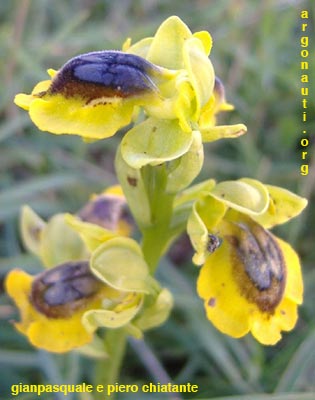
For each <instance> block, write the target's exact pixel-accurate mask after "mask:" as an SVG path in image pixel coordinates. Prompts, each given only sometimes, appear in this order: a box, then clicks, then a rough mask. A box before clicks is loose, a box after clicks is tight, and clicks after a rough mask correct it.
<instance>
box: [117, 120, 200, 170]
mask: <svg viewBox="0 0 315 400" xmlns="http://www.w3.org/2000/svg"><path fill="white" fill-rule="evenodd" d="M192 141H193V135H192V132H191V131H188V132H184V131H183V130H182V129H181V128H180V126H179V124H178V121H177V120H166V119H165V120H163V119H160V120H159V119H157V118H153V117H151V118H148V119H147V120H146V121H144V122H142V123H140V124H139V125H136V126H135V127H134V128H132V129H131V130H130V131H129V132H128V133H127V134H126V135H125V136H124V138H123V140H122V143H121V154H122V157H123V159H124V160H125V161H126V163H127V164H128V165H129V166H131V167H132V168H135V169H138V168H141V167H143V166H145V165H152V166H156V165H160V164H162V163H165V162H167V161H172V160H175V159H177V158H179V157H181V156H183V155H184V154H185V153H187V151H188V150H189V148H190V147H191V144H192Z"/></svg>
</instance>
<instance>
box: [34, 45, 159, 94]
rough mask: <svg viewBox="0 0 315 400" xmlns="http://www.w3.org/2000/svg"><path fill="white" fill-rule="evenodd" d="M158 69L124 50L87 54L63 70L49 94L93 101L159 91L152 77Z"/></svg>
mask: <svg viewBox="0 0 315 400" xmlns="http://www.w3.org/2000/svg"><path fill="white" fill-rule="evenodd" d="M158 70H159V68H158V67H157V66H155V65H154V64H152V63H150V62H149V61H147V60H145V59H144V58H142V57H139V56H137V55H134V54H128V53H124V52H122V51H111V50H108V51H107V50H104V51H95V52H90V53H85V54H81V55H79V56H77V57H74V58H72V59H70V60H69V61H68V62H66V63H65V64H64V65H63V67H61V69H60V70H59V72H58V73H57V74H56V75H55V77H54V78H53V80H52V84H51V86H50V88H49V89H48V93H49V94H57V93H62V94H63V95H64V96H65V97H73V96H75V95H79V96H81V97H83V98H88V100H89V101H91V100H93V99H95V98H99V97H132V96H136V95H139V94H142V93H145V92H152V91H153V92H156V91H157V90H158V89H157V87H156V85H155V84H154V82H153V81H152V79H151V76H150V75H154V74H156V73H157V72H158ZM40 95H41V96H42V95H43V94H40Z"/></svg>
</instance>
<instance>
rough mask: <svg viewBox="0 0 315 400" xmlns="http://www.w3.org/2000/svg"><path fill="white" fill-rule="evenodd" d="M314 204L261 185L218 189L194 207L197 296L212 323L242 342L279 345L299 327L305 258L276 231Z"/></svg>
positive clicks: (250, 181)
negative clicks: (250, 338) (249, 339)
mask: <svg viewBox="0 0 315 400" xmlns="http://www.w3.org/2000/svg"><path fill="white" fill-rule="evenodd" d="M306 204H307V201H306V200H305V199H303V198H301V197H299V196H296V195H294V194H293V193H291V192H289V191H287V190H284V189H281V188H278V187H275V186H271V185H263V184H261V183H260V182H258V181H255V180H253V179H245V178H244V179H241V180H239V181H236V182H233V181H229V182H222V183H219V184H217V185H215V184H214V183H213V187H212V189H210V190H209V191H208V193H207V194H205V193H203V195H201V196H200V198H199V199H198V200H197V201H196V202H195V204H194V206H193V212H192V214H191V216H190V219H189V222H188V233H189V234H190V237H191V240H192V243H193V246H194V248H195V250H196V254H195V256H194V261H195V263H197V264H198V265H200V264H202V267H201V271H200V274H199V278H198V282H197V291H198V294H199V296H200V297H201V298H202V299H203V300H204V306H205V309H206V313H207V317H208V319H209V320H210V321H211V322H212V323H213V324H214V325H215V326H216V327H217V328H218V329H219V330H220V331H222V332H223V333H226V334H228V335H230V336H232V337H235V338H239V337H242V336H244V335H246V334H247V333H249V332H251V333H252V335H253V336H254V337H255V338H256V339H257V340H258V341H260V342H261V343H263V344H267V345H271V344H275V343H277V342H278V341H279V340H280V338H281V331H289V330H291V329H293V327H294V326H295V324H296V321H297V318H298V314H297V307H298V305H300V304H301V303H302V300H303V282H302V275H301V266H300V262H299V258H298V255H297V254H296V252H295V251H294V250H293V248H292V247H291V246H290V245H289V244H288V243H286V242H284V241H283V240H281V239H280V238H278V237H277V236H275V235H273V234H272V233H271V232H270V231H269V230H268V228H271V227H273V226H275V225H277V224H281V223H284V222H286V221H288V220H289V219H291V218H293V217H294V216H296V215H298V214H299V213H300V212H301V211H302V210H303V208H304V207H305V206H306Z"/></svg>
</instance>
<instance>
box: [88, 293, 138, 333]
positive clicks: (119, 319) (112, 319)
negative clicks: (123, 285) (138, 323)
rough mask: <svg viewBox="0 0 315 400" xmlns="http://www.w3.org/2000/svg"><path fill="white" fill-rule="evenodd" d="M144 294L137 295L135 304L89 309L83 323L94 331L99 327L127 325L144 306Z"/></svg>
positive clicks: (115, 327) (113, 327)
mask: <svg viewBox="0 0 315 400" xmlns="http://www.w3.org/2000/svg"><path fill="white" fill-rule="evenodd" d="M142 301H143V299H142V296H137V299H136V301H134V304H132V305H130V304H128V303H127V304H126V306H125V308H124V307H123V301H122V306H121V307H119V309H118V310H115V309H113V310H89V311H86V312H85V313H84V314H83V317H82V323H83V325H84V327H85V328H86V330H87V331H88V332H94V331H95V330H96V329H97V328H100V327H102V328H110V329H118V328H121V327H123V326H125V325H127V324H128V323H129V322H130V321H131V320H132V319H133V318H134V317H135V316H136V315H137V313H138V312H139V309H140V308H141V306H142Z"/></svg>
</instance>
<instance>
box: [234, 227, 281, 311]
mask: <svg viewBox="0 0 315 400" xmlns="http://www.w3.org/2000/svg"><path fill="white" fill-rule="evenodd" d="M236 225H237V229H236V232H237V233H236V234H234V235H231V236H227V237H226V239H227V240H228V241H229V243H230V244H231V245H232V252H231V261H232V265H233V272H234V277H235V280H236V281H237V284H238V286H239V288H240V291H241V294H242V295H243V296H244V297H245V298H246V299H247V300H248V301H250V302H252V303H255V304H256V305H257V306H258V308H259V309H260V310H261V311H263V312H267V313H269V314H273V313H274V311H275V308H276V307H277V305H278V304H279V303H280V301H281V300H282V296H283V292H284V289H285V284H286V265H285V260H284V257H283V254H282V251H281V248H280V246H279V244H278V243H277V241H276V239H275V238H274V237H273V235H272V234H271V233H270V232H268V231H267V230H265V229H264V228H263V227H261V226H260V225H258V224H256V223H254V222H252V223H250V224H248V225H247V224H236Z"/></svg>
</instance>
